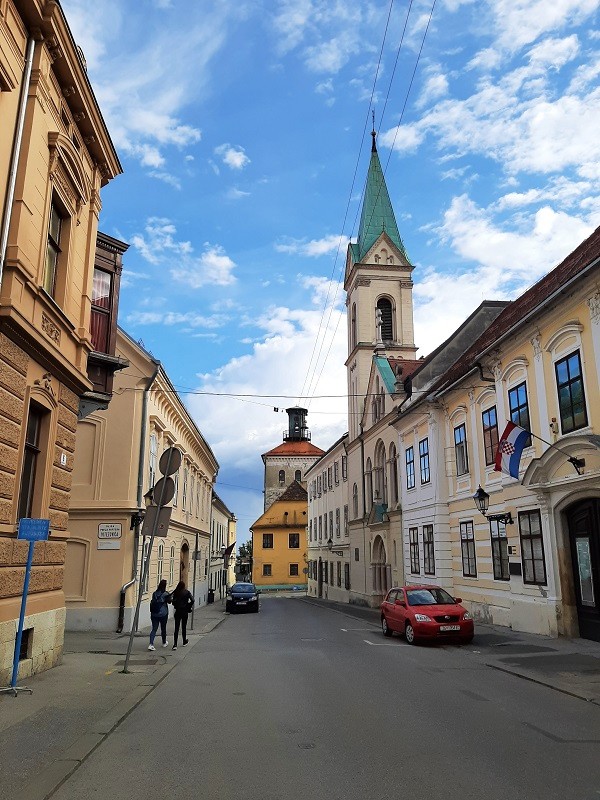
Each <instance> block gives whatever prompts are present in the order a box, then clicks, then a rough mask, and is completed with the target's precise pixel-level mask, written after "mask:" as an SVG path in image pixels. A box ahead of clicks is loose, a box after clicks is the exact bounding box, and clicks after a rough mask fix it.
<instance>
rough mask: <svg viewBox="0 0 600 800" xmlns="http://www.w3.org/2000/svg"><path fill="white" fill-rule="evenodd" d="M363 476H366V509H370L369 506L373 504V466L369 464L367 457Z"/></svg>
mask: <svg viewBox="0 0 600 800" xmlns="http://www.w3.org/2000/svg"><path fill="white" fill-rule="evenodd" d="M365 478H366V486H367V488H366V492H367V496H366V498H365V500H366V501H367V511H370V510H371V506H372V505H373V466H372V464H371V459H370V458H367V466H366V468H365Z"/></svg>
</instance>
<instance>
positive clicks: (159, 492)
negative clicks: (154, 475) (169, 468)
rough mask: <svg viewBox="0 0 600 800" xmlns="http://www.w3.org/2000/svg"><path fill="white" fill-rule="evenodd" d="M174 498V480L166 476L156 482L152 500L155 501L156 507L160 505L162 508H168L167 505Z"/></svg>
mask: <svg viewBox="0 0 600 800" xmlns="http://www.w3.org/2000/svg"><path fill="white" fill-rule="evenodd" d="M174 496H175V481H174V480H173V478H169V477H168V476H166V477H164V478H161V479H160V480H158V481H156V483H155V484H154V490H153V492H152V500H153V501H154V505H156V506H157V505H158V504H159V503H160V505H161V506H166V505H167V503H170V502H171V500H172V499H173V497H174Z"/></svg>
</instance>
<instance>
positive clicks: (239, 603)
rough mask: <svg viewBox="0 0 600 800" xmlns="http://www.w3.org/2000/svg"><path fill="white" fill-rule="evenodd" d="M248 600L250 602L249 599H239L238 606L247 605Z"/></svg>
mask: <svg viewBox="0 0 600 800" xmlns="http://www.w3.org/2000/svg"><path fill="white" fill-rule="evenodd" d="M247 602H248V601H247V600H238V601H237V603H238V606H245V605H246V603H247Z"/></svg>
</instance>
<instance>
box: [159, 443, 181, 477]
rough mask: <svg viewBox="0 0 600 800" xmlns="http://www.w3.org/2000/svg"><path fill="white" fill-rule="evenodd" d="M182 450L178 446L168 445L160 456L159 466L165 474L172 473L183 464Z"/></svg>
mask: <svg viewBox="0 0 600 800" xmlns="http://www.w3.org/2000/svg"><path fill="white" fill-rule="evenodd" d="M181 458H182V455H181V450H179V448H177V447H167V449H166V450H165V452H164V453H163V454H162V456H161V457H160V461H159V462H158V468H159V470H160V472H161V473H162V474H163V475H172V474H173V473H174V472H177V470H178V469H179V467H180V466H181Z"/></svg>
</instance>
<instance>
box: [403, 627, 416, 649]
mask: <svg viewBox="0 0 600 800" xmlns="http://www.w3.org/2000/svg"><path fill="white" fill-rule="evenodd" d="M404 636H405V638H406V641H407V642H408V643H409V644H414V643H415V629H414V628H413V626H412V625H411V624H410V622H407V623H406V627H405V628H404Z"/></svg>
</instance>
